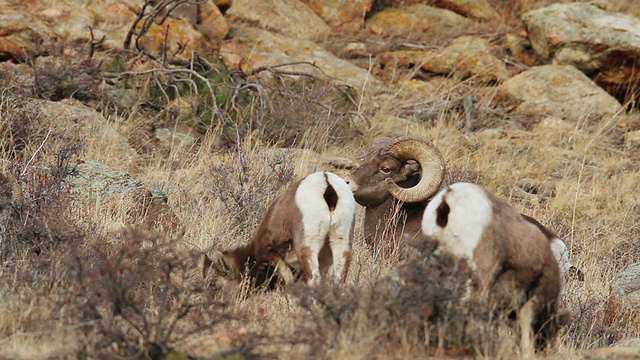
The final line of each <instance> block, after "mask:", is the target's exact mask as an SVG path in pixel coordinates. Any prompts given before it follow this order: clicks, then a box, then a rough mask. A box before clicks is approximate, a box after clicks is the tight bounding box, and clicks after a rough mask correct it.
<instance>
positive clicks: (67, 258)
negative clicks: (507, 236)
mask: <svg viewBox="0 0 640 360" xmlns="http://www.w3.org/2000/svg"><path fill="white" fill-rule="evenodd" d="M639 84H640V5H639V4H638V3H637V0H611V1H604V0H603V1H598V0H594V1H553V0H543V1H534V0H516V1H510V0H477V1H466V0H422V1H421V0H406V1H402V0H353V1H349V0H347V1H341V0H228V1H225V0H218V1H205V0H203V1H195V0H190V1H175V0H174V1H160V0H158V1H146V2H145V1H142V0H135V1H125V0H94V1H79V0H55V1H51V0H41V1H39V0H27V1H18V0H0V170H2V172H1V175H0V263H1V266H0V358H10V359H34V358H100V359H103V358H152V359H164V358H174V359H187V358H195V359H262V358H268V359H272V358H278V359H300V358H314V359H322V358H327V359H337V358H339V359H377V358H380V359H396V358H397V359H405V358H425V357H430V356H441V357H463V358H464V357H488V358H509V359H510V358H514V357H517V346H516V344H515V343H514V341H513V336H511V334H510V331H509V329H508V326H504V322H502V321H495V322H493V321H488V320H487V319H488V317H487V314H488V309H485V308H483V307H482V306H481V305H479V304H472V305H463V304H461V303H460V302H459V295H460V291H461V290H460V289H461V288H462V284H463V283H464V275H465V274H466V273H465V271H466V270H465V269H460V270H459V271H458V269H457V267H456V271H453V270H452V269H453V266H451V265H452V264H451V259H445V258H436V257H434V256H433V255H432V254H430V253H429V252H428V251H426V250H425V251H423V252H422V255H421V256H420V257H418V258H417V259H413V260H410V261H408V262H405V263H403V265H401V266H400V267H399V268H396V266H397V265H398V260H399V259H398V253H396V252H391V253H384V254H372V253H371V251H370V250H369V249H367V248H366V247H365V245H364V242H363V239H362V228H361V227H362V224H361V222H362V215H363V214H362V212H363V211H362V208H359V209H358V212H357V225H356V229H355V230H356V236H355V239H354V250H355V256H354V260H353V263H352V266H351V272H350V275H349V284H348V286H347V287H346V288H342V287H337V286H330V285H327V286H326V287H323V288H321V289H308V288H305V287H304V286H294V287H292V288H291V289H288V290H286V291H277V292H271V293H258V294H251V295H247V293H246V291H243V289H234V290H233V291H231V292H229V291H227V290H228V289H220V288H216V287H215V286H211V284H210V283H209V282H208V281H206V280H204V279H202V273H201V269H200V268H199V267H198V266H199V261H200V259H201V255H202V254H203V253H207V252H210V251H213V250H214V249H228V248H230V247H233V246H236V245H238V244H243V243H245V242H246V241H248V239H249V237H250V236H251V234H252V232H253V230H254V229H255V227H256V225H257V223H258V221H259V219H260V216H261V215H262V214H263V212H264V210H265V209H266V206H267V205H268V203H269V201H270V200H271V199H272V198H273V196H275V195H276V194H277V193H278V192H279V191H280V190H281V188H282V187H283V186H286V185H287V184H289V183H291V182H293V181H295V180H297V179H299V178H301V177H302V176H304V175H306V174H308V173H310V172H312V171H315V170H330V171H334V172H336V173H338V174H340V175H346V174H348V172H349V171H350V170H351V169H353V168H354V167H355V166H356V165H357V163H358V161H360V160H361V159H362V157H363V156H364V154H365V153H366V150H367V148H368V145H369V144H370V142H371V141H372V139H374V138H375V137H377V136H392V137H393V136H402V135H407V134H409V135H418V136H423V137H426V138H428V139H431V140H432V141H433V142H434V143H435V144H436V145H437V146H438V147H439V148H440V150H441V151H442V153H443V155H444V157H445V159H446V161H447V167H448V168H447V176H446V181H447V182H449V183H450V182H455V181H469V182H475V183H478V184H481V185H482V186H485V187H486V188H488V189H489V190H491V191H492V192H494V193H495V194H497V195H498V196H499V197H501V198H503V199H506V200H507V201H509V203H511V204H512V205H513V206H515V207H516V208H517V209H518V210H519V211H521V212H523V213H526V214H529V215H532V216H534V217H535V218H537V219H538V220H540V221H541V222H542V223H543V224H545V225H547V226H548V227H549V228H551V229H552V230H554V231H555V232H557V233H558V234H559V235H560V236H561V237H562V239H563V240H564V241H565V243H566V244H567V246H568V248H569V250H570V258H571V260H572V262H573V263H574V264H575V265H576V266H577V267H578V268H580V269H581V270H582V271H583V272H584V274H585V280H584V281H578V280H577V279H574V278H567V279H566V280H565V281H566V282H565V286H564V289H563V299H562V307H563V308H568V309H570V310H571V311H572V313H573V315H574V316H573V321H572V323H571V324H570V325H569V326H568V327H567V328H566V329H565V330H563V332H562V334H561V336H560V338H559V339H558V342H557V344H555V346H554V347H553V348H550V349H548V350H547V351H546V352H544V353H541V354H539V356H540V357H543V358H544V357H548V358H564V359H578V358H587V357H588V358H612V357H615V356H617V357H618V358H623V357H624V356H627V357H628V358H634V357H638V356H640V340H639V337H640V318H639V315H638V309H639V308H640V303H639V299H640V212H639V207H640V193H639V192H638V188H639V185H640V106H639V105H638V104H639V103H638V102H639V101H640V86H639ZM245 285H246V284H245Z"/></svg>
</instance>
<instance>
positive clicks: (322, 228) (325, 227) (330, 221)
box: [203, 172, 355, 288]
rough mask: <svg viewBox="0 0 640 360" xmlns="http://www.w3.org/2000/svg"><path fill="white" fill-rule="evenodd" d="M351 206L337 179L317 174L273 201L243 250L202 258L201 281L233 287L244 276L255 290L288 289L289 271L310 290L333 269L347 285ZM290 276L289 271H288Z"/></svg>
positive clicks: (347, 192) (346, 189)
mask: <svg viewBox="0 0 640 360" xmlns="http://www.w3.org/2000/svg"><path fill="white" fill-rule="evenodd" d="M354 212H355V201H354V199H353V194H352V192H351V189H350V188H349V185H347V184H346V183H345V181H344V180H343V179H342V178H340V177H339V176H338V175H336V174H334V173H330V172H316V173H313V174H311V175H308V176H307V177H305V178H304V179H302V180H301V181H299V182H297V183H295V184H293V185H292V186H291V187H289V188H288V189H287V190H286V191H284V192H283V193H281V194H280V195H278V196H277V197H276V198H275V199H274V200H273V202H272V203H271V205H270V206H269V208H268V209H267V212H266V213H265V215H264V217H263V218H262V221H261V223H260V225H259V226H258V229H257V230H256V232H255V233H254V235H253V237H252V238H251V241H250V242H249V244H248V245H246V246H241V247H238V248H236V249H234V250H230V251H225V252H216V253H215V254H214V255H213V257H212V258H211V259H209V258H208V257H206V256H205V261H204V270H203V271H204V273H203V275H204V277H205V278H206V276H207V271H208V270H209V269H210V268H211V269H214V271H215V273H216V275H217V277H218V278H223V279H225V280H234V281H238V280H241V279H242V276H243V275H244V274H248V275H249V277H250V278H252V280H253V281H254V282H255V285H256V286H261V285H264V284H265V282H266V281H269V282H270V283H269V287H271V288H272V287H273V286H275V285H276V284H274V283H273V281H274V278H273V277H272V276H270V275H272V274H270V273H269V270H272V273H273V272H275V274H273V275H275V276H277V279H276V280H279V281H281V282H283V283H284V284H289V283H291V282H293V281H294V280H295V276H294V273H293V271H295V272H301V276H303V277H304V278H305V279H306V280H307V283H309V284H310V285H317V284H319V282H320V280H321V278H322V277H323V276H325V275H326V273H327V270H328V268H329V266H330V265H331V264H332V263H333V269H332V270H333V275H334V276H335V277H337V278H339V279H340V280H341V281H342V282H344V281H346V277H347V272H348V270H349V264H350V261H351V242H352V238H353V218H354ZM292 270H293V271H292Z"/></svg>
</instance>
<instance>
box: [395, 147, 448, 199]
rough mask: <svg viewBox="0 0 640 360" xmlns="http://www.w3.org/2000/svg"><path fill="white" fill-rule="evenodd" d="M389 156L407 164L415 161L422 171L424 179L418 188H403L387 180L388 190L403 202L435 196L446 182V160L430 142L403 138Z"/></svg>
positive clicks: (417, 185)
mask: <svg viewBox="0 0 640 360" xmlns="http://www.w3.org/2000/svg"><path fill="white" fill-rule="evenodd" d="M387 154H388V155H390V156H393V157H394V158H396V159H398V160H400V161H402V162H405V161H407V160H415V161H416V162H417V163H418V164H419V165H420V168H421V169H422V177H421V178H420V182H418V184H416V186H414V187H411V188H403V187H400V186H399V185H398V184H396V183H394V182H393V180H391V179H386V183H387V189H388V190H389V192H390V193H391V195H393V196H394V197H395V198H396V199H398V200H400V201H403V202H408V203H411V202H419V201H423V200H426V199H428V198H430V197H431V196H433V195H434V194H435V193H436V192H438V189H439V188H440V185H441V184H442V181H443V180H444V169H445V164H444V158H443V157H442V154H441V153H440V150H438V148H437V147H436V146H435V145H433V143H432V142H431V141H429V140H426V139H423V138H419V137H402V138H400V139H398V141H396V142H395V143H393V144H392V145H391V146H390V147H389V150H388V151H387Z"/></svg>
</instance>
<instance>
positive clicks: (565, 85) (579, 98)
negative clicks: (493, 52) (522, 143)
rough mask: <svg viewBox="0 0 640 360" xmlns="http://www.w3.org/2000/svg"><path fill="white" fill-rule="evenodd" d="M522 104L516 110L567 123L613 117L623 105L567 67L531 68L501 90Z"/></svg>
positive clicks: (513, 78)
mask: <svg viewBox="0 0 640 360" xmlns="http://www.w3.org/2000/svg"><path fill="white" fill-rule="evenodd" d="M499 89H500V90H501V91H504V92H505V93H506V94H507V95H508V96H510V97H512V98H514V99H516V100H517V101H520V102H521V103H520V105H518V107H517V108H516V111H518V112H522V113H526V114H538V115H554V116H557V117H560V118H563V119H565V120H578V119H581V118H585V117H589V116H594V115H595V116H602V115H604V114H614V113H615V112H617V111H618V110H620V108H621V105H620V103H619V102H618V101H617V100H616V99H614V98H613V97H612V96H611V95H609V94H607V92H606V91H604V90H602V88H600V87H598V86H597V85H596V84H595V83H594V82H593V81H591V80H590V79H589V78H588V77H587V76H586V75H585V74H584V73H582V72H581V71H579V70H577V69H576V68H574V67H573V66H568V65H544V66H537V67H534V68H531V69H529V70H527V71H525V72H523V73H520V74H518V75H516V76H514V77H512V78H510V79H508V80H507V81H505V82H504V83H502V85H501V86H500V88H499Z"/></svg>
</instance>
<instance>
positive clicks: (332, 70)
mask: <svg viewBox="0 0 640 360" xmlns="http://www.w3.org/2000/svg"><path fill="white" fill-rule="evenodd" d="M221 54H222V56H223V57H224V58H225V61H226V62H227V64H229V67H230V68H232V69H235V68H238V67H241V68H242V70H245V71H251V70H253V69H255V68H257V67H260V66H268V67H273V66H275V65H282V64H291V65H290V66H286V67H280V68H278V69H280V70H285V71H289V72H305V73H309V74H312V75H316V76H319V77H323V78H324V77H325V76H330V77H331V78H334V79H335V80H336V81H338V82H341V83H346V84H348V85H351V86H354V87H355V88H356V89H362V87H363V86H364V85H365V84H368V83H372V82H375V81H376V80H375V79H374V78H373V77H372V76H371V74H369V73H368V72H367V70H365V69H362V68H359V67H357V66H355V65H354V64H352V63H351V62H349V61H346V60H342V59H340V58H338V57H336V56H335V55H334V54H332V53H331V52H330V51H327V50H325V49H324V48H322V47H321V46H320V45H318V44H316V43H314V42H312V41H309V40H301V39H297V38H292V37H288V36H284V35H279V34H276V33H273V32H270V31H267V30H262V29H256V28H251V27H243V28H239V29H237V30H236V31H235V36H234V39H233V40H232V41H228V42H226V43H225V44H223V46H222V51H221ZM238 55H240V56H238ZM302 62H305V63H306V64H303V63H302ZM311 64H313V65H311Z"/></svg>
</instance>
